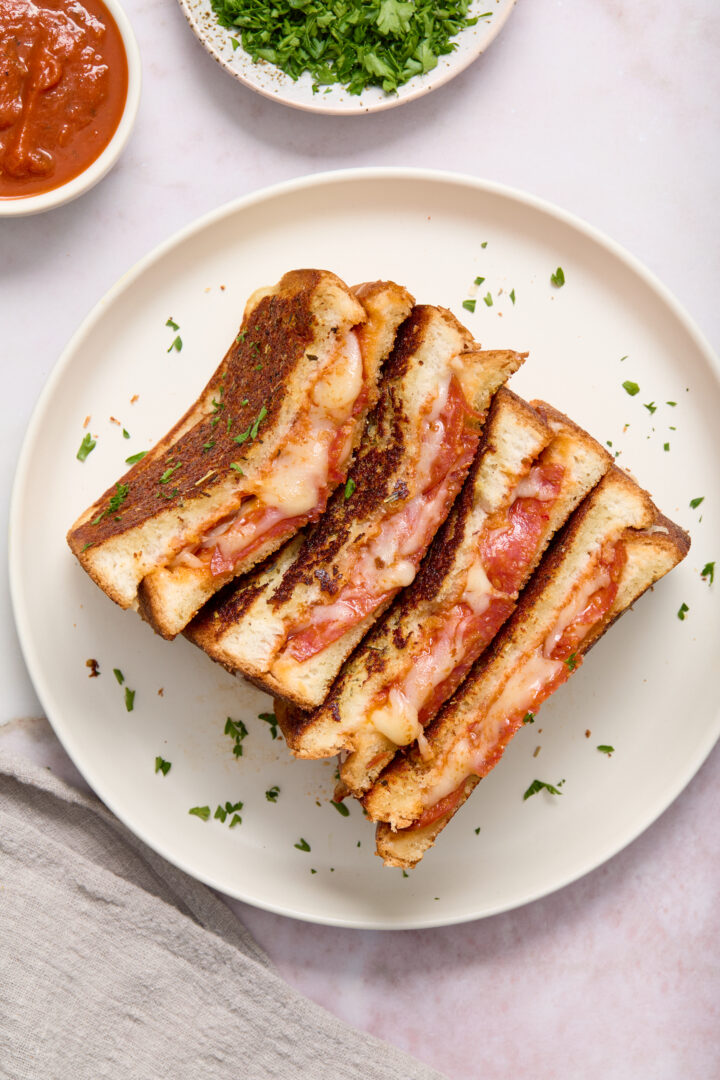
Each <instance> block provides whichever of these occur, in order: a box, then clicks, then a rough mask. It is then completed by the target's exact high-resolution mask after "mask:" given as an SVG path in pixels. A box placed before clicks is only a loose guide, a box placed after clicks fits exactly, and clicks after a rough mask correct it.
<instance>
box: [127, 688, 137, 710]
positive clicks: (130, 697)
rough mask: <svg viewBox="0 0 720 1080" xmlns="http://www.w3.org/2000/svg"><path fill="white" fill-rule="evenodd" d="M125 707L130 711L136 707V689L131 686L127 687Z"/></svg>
mask: <svg viewBox="0 0 720 1080" xmlns="http://www.w3.org/2000/svg"><path fill="white" fill-rule="evenodd" d="M125 708H126V709H127V711H128V712H132V711H133V709H134V708H135V691H134V690H131V689H130V687H129V686H126V687H125Z"/></svg>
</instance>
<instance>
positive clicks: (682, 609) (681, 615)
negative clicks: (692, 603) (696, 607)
mask: <svg viewBox="0 0 720 1080" xmlns="http://www.w3.org/2000/svg"><path fill="white" fill-rule="evenodd" d="M689 610H690V608H689V607H688V606H687V604H685V603H683V604H681V605H680V608H679V609H678V613H677V617H678V619H679V620H680V622H684V621H685V616H686V615H687V613H688V611H689Z"/></svg>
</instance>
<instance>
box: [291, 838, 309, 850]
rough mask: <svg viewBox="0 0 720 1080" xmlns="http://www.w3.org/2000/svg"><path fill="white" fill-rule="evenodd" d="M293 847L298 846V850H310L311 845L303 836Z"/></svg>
mask: <svg viewBox="0 0 720 1080" xmlns="http://www.w3.org/2000/svg"><path fill="white" fill-rule="evenodd" d="M293 847H296V848H297V849H298V851H310V845H309V844H308V842H307V840H303V838H302V836H301V837H300V840H299V842H298V843H297V844H293Z"/></svg>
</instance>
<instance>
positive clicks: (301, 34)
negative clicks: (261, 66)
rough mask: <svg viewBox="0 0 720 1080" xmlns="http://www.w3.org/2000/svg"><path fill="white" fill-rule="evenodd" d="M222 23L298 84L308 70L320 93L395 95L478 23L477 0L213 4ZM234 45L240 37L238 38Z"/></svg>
mask: <svg viewBox="0 0 720 1080" xmlns="http://www.w3.org/2000/svg"><path fill="white" fill-rule="evenodd" d="M211 2H212V7H213V10H214V11H215V14H216V15H217V18H218V22H219V23H220V25H221V26H225V27H227V28H228V29H229V30H232V31H233V32H235V33H237V32H238V31H239V33H240V36H241V40H242V45H243V48H244V49H245V51H246V52H247V53H248V54H249V56H250V57H251V59H252V60H254V61H255V62H256V63H257V62H258V61H263V60H264V61H267V62H268V63H270V64H275V65H276V66H277V67H279V68H280V69H281V70H282V71H284V72H285V73H286V74H287V75H289V76H290V77H291V78H292V79H294V80H295V79H298V78H299V77H300V75H302V73H303V72H304V71H308V72H309V73H310V75H311V76H312V79H313V92H315V93H317V92H318V91H319V90H320V88H321V87H327V86H331V85H332V84H333V83H341V84H342V85H344V86H345V87H346V88H347V91H348V93H349V94H360V93H362V91H363V90H365V89H366V88H367V87H368V86H381V87H382V88H383V90H384V91H385V92H386V93H388V94H390V93H394V92H395V91H396V90H397V88H398V87H399V86H402V84H403V83H406V82H407V81H408V79H411V78H412V77H413V76H414V75H420V74H423V73H424V72H427V71H431V70H432V69H433V68H434V67H436V66H437V63H438V57H440V56H443V55H445V54H447V53H450V52H452V51H453V50H454V48H455V42H454V41H452V40H451V39H452V38H453V37H454V36H455V35H456V34H458V33H459V32H460V31H461V30H463V29H465V27H468V26H474V25H475V24H476V23H477V21H478V19H479V18H481V17H483V18H484V17H487V14H488V13H484V14H483V16H476V17H475V18H468V17H467V16H468V10H469V8H470V0H448V2H447V3H445V4H435V3H432V2H431V0H414V2H408V0H342V2H341V3H338V2H337V0H302V2H298V0H277V2H276V3H274V4H273V5H272V6H269V5H268V4H265V3H262V2H261V0H211ZM230 40H231V43H232V44H233V48H236V47H237V46H236V45H235V44H234V39H233V38H231V39H230Z"/></svg>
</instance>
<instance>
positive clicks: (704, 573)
mask: <svg viewBox="0 0 720 1080" xmlns="http://www.w3.org/2000/svg"><path fill="white" fill-rule="evenodd" d="M700 577H701V578H707V583H708V585H712V583H713V581H714V580H715V563H714V562H706V563H705V565H704V566H703V568H702V570H701V571H700Z"/></svg>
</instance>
